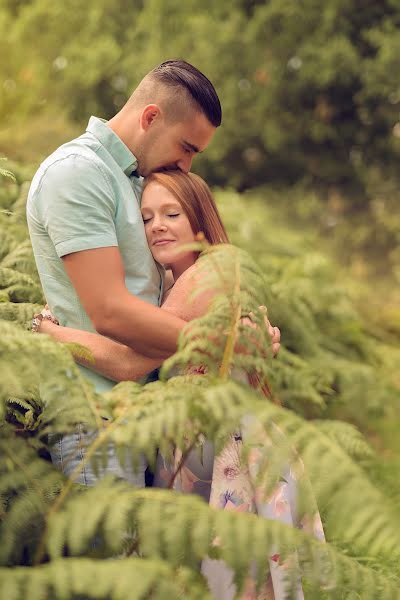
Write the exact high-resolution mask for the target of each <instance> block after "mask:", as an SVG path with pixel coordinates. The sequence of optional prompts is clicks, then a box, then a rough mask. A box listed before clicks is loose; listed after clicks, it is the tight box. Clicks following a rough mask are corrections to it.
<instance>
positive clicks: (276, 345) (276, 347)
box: [272, 342, 281, 356]
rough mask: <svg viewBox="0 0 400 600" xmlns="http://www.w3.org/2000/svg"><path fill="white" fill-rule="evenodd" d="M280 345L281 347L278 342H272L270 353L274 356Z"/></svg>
mask: <svg viewBox="0 0 400 600" xmlns="http://www.w3.org/2000/svg"><path fill="white" fill-rule="evenodd" d="M280 347H281V345H280V343H279V342H277V343H275V344H272V353H273V355H274V356H276V355H277V354H278V352H279V350H280Z"/></svg>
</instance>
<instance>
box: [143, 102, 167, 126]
mask: <svg viewBox="0 0 400 600" xmlns="http://www.w3.org/2000/svg"><path fill="white" fill-rule="evenodd" d="M161 116H162V113H161V108H160V107H159V106H158V104H148V105H147V106H145V107H144V109H143V110H142V114H141V115H140V126H141V128H142V129H143V130H144V131H147V130H148V129H149V127H150V126H151V125H152V124H154V123H155V121H156V120H157V119H160V118H161Z"/></svg>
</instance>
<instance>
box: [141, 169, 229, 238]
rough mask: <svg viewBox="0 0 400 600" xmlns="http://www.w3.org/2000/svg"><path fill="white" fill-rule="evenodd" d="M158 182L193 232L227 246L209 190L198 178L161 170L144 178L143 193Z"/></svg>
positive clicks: (219, 218)
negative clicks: (168, 194)
mask: <svg viewBox="0 0 400 600" xmlns="http://www.w3.org/2000/svg"><path fill="white" fill-rule="evenodd" d="M152 182H154V183H159V184H160V185H162V186H163V187H165V188H166V189H167V190H168V191H169V192H171V194H173V195H174V196H175V198H176V199H177V200H178V202H179V204H180V205H181V206H182V208H183V210H184V212H185V213H186V215H187V218H188V219H189V223H190V226H191V228H192V231H193V233H194V234H195V235H196V234H197V233H200V232H202V233H203V234H204V237H205V239H206V240H207V242H208V243H209V244H221V243H229V239H228V235H227V233H226V231H225V227H224V226H223V224H222V221H221V217H220V215H219V212H218V209H217V207H216V204H215V200H214V198H213V195H212V193H211V190H210V188H209V187H208V185H207V184H206V182H205V181H204V179H202V178H201V177H199V176H198V175H195V174H194V173H183V172H182V171H160V172H159V173H158V172H157V173H152V174H151V175H149V176H148V177H146V179H145V182H144V187H143V190H144V189H145V188H146V186H147V185H149V184H150V183H152Z"/></svg>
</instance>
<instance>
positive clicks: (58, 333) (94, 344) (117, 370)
mask: <svg viewBox="0 0 400 600" xmlns="http://www.w3.org/2000/svg"><path fill="white" fill-rule="evenodd" d="M40 333H46V334H47V335H50V336H51V337H52V338H53V339H54V340H56V341H57V342H61V343H70V344H80V345H81V346H84V347H85V348H87V349H88V350H89V352H90V355H91V360H90V359H89V360H88V359H86V358H85V357H83V356H82V355H81V354H80V353H76V354H74V352H72V353H73V355H74V359H75V361H76V362H77V363H79V364H80V365H83V366H84V367H88V368H89V369H91V370H92V371H96V373H100V375H104V376H105V377H108V379H112V380H113V381H137V380H138V379H140V378H141V377H144V376H145V375H147V374H148V373H150V372H151V371H153V370H154V369H156V368H157V367H159V366H160V365H161V363H162V360H161V359H159V358H158V359H157V358H148V357H147V356H143V355H142V354H139V353H138V352H136V351H135V350H133V349H132V348H129V346H124V345H123V344H120V343H118V342H115V341H114V340H111V339H110V338H107V337H104V336H102V335H99V334H98V333H90V332H89V331H81V330H80V329H73V328H72V327H62V326H61V325H55V324H54V323H52V322H51V321H49V320H47V319H44V320H43V321H42V322H41V324H40Z"/></svg>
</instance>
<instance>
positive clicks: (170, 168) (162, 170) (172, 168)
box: [153, 165, 180, 173]
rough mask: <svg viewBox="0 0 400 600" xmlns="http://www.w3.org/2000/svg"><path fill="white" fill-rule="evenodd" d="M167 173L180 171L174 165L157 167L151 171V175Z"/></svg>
mask: <svg viewBox="0 0 400 600" xmlns="http://www.w3.org/2000/svg"><path fill="white" fill-rule="evenodd" d="M169 171H180V169H179V168H178V167H177V166H176V165H171V166H166V167H157V168H156V169H154V170H153V173H168V172H169Z"/></svg>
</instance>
